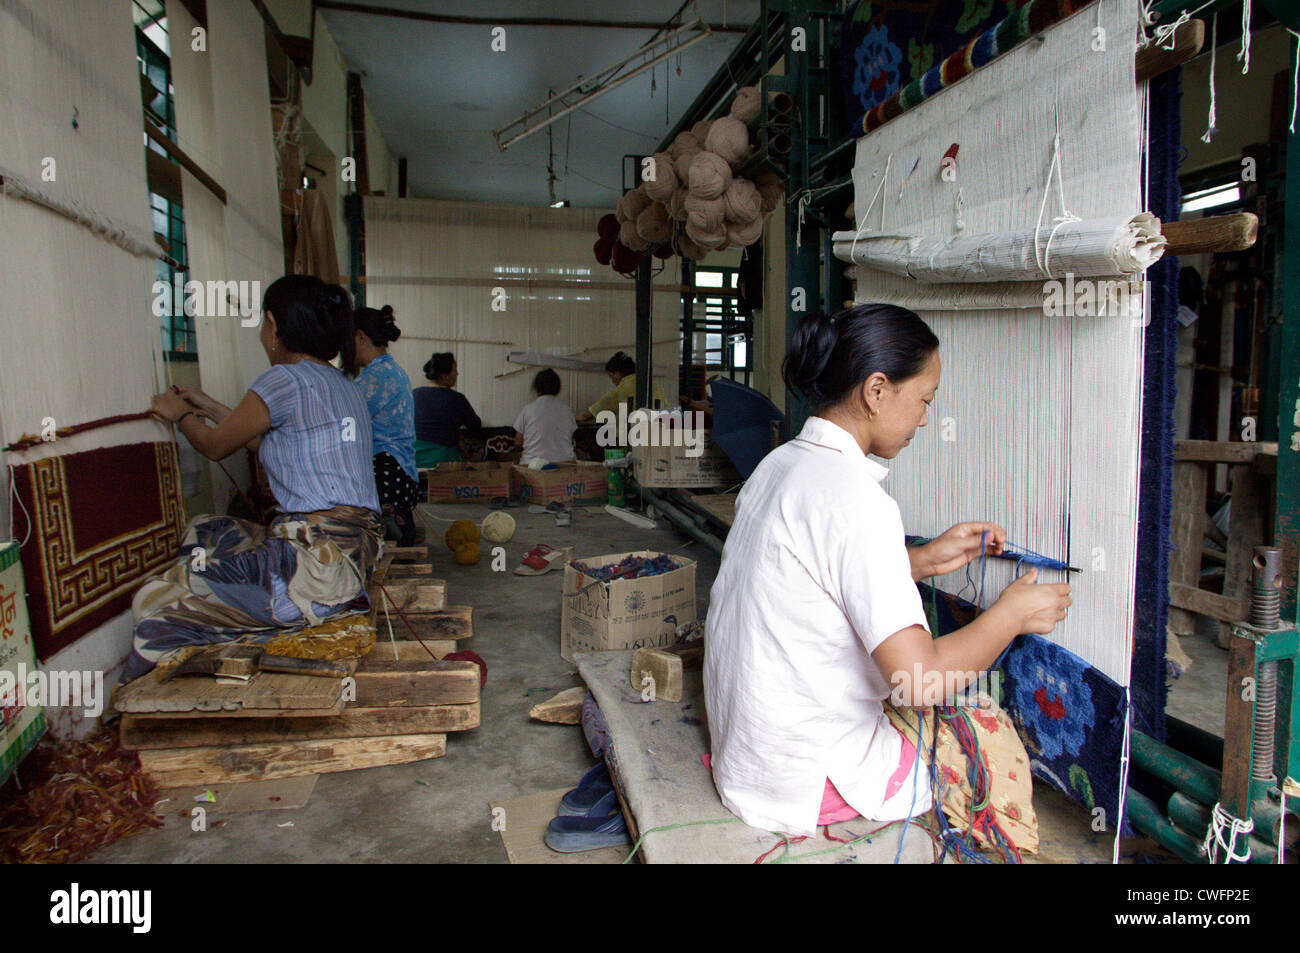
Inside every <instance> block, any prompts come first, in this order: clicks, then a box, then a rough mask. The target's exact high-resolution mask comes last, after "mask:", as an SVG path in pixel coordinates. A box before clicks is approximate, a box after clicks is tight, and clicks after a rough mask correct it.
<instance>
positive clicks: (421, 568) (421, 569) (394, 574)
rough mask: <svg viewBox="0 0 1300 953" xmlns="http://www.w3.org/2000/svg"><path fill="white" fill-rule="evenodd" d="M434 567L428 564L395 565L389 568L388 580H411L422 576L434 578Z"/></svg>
mask: <svg viewBox="0 0 1300 953" xmlns="http://www.w3.org/2000/svg"><path fill="white" fill-rule="evenodd" d="M432 575H433V567H432V566H431V565H429V564H428V563H397V562H395V563H393V565H391V566H389V567H388V573H387V576H386V578H387V579H410V578H418V577H420V576H432Z"/></svg>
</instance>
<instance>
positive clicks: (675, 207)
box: [668, 185, 691, 222]
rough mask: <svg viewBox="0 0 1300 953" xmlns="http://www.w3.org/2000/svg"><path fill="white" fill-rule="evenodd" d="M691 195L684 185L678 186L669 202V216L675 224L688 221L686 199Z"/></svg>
mask: <svg viewBox="0 0 1300 953" xmlns="http://www.w3.org/2000/svg"><path fill="white" fill-rule="evenodd" d="M690 194H691V193H690V192H689V191H687V189H686V188H685V186H684V185H681V186H678V188H677V190H676V191H675V192H673V196H672V198H670V199H669V200H668V216H669V217H670V218H671V219H672V220H673V221H675V222H684V221H686V197H687V196H688V195H690Z"/></svg>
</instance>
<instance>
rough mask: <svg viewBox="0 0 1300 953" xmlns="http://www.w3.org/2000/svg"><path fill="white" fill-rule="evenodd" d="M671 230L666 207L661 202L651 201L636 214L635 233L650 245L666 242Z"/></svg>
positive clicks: (670, 220)
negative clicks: (644, 208) (647, 206)
mask: <svg viewBox="0 0 1300 953" xmlns="http://www.w3.org/2000/svg"><path fill="white" fill-rule="evenodd" d="M671 232H672V219H671V218H670V217H669V216H668V209H667V207H666V206H665V205H664V204H663V203H662V202H655V203H653V204H652V205H651V206H650V207H649V208H648V209H646V210H645V211H644V212H642V213H641V214H640V215H638V216H637V220H636V233H637V234H638V235H639V236H641V238H642V239H644V240H645V241H647V242H649V243H650V244H651V245H657V244H659V243H660V242H666V241H667V240H668V235H669V234H670V233H671Z"/></svg>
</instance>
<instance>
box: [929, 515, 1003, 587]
mask: <svg viewBox="0 0 1300 953" xmlns="http://www.w3.org/2000/svg"><path fill="white" fill-rule="evenodd" d="M985 533H988V534H989V540H988V546H987V549H986V550H985V551H986V552H987V553H988V555H990V556H995V555H997V554H998V553H1000V552H1002V544H1003V543H1005V542H1006V541H1007V531H1006V530H1004V529H1003V528H1002V527H1001V526H999V525H998V524H997V523H958V524H957V525H956V526H953V527H951V528H950V529H948V530H945V531H944V533H943V534H942V535H940V536H936V537H935V538H934V539H932V540H930V542H928V543H926V544H925V545H924V546H918V547H916V549H915V550H913V553H914V555H913V557H912V578H913V579H917V580H920V579H925V578H926V577H928V576H942V575H943V574H944V573H949V572H953V571H954V570H957V569H961V568H962V567H963V566H965V565H966V564H967V563H969V562H970V561H971V560H973V559H978V558H979V555H980V548H981V546H980V544H981V542H982V541H983V539H984V534H985Z"/></svg>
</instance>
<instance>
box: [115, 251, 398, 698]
mask: <svg viewBox="0 0 1300 953" xmlns="http://www.w3.org/2000/svg"><path fill="white" fill-rule="evenodd" d="M262 307H263V311H264V312H265V320H264V321H263V323H262V330H261V337H262V347H263V349H264V350H265V351H266V356H267V358H268V359H269V360H270V362H271V368H270V370H268V371H267V372H266V373H264V374H262V375H261V376H260V377H258V378H257V380H255V381H254V382H253V384H252V386H251V387H249V390H248V393H247V394H245V395H244V398H243V400H241V401H240V402H239V405H238V406H237V407H235V408H234V409H231V408H229V407H226V406H225V405H224V404H221V403H219V402H218V401H216V400H214V399H212V398H211V397H209V396H208V395H207V394H204V393H203V392H202V391H199V390H194V389H189V388H174V389H173V390H171V391H167V392H164V393H162V394H158V395H157V396H156V397H154V399H153V412H154V413H155V414H157V415H158V416H159V417H162V418H164V419H166V420H170V421H172V422H173V423H175V424H176V428H177V429H178V430H179V431H180V432H181V433H182V434H183V435H184V436H185V438H186V439H187V440H188V441H189V442H190V443H191V444H193V446H194V448H195V449H196V450H198V451H199V453H201V454H203V455H204V456H205V457H207V458H208V459H209V460H222V459H224V458H225V457H228V456H230V455H231V454H232V453H234V452H236V451H237V450H239V449H240V448H241V447H248V448H249V449H250V450H256V451H257V453H258V457H259V459H260V461H261V464H262V467H263V469H264V470H265V471H266V473H267V476H268V478H269V480H270V484H271V489H272V490H273V491H274V493H275V498H276V501H277V503H278V509H279V515H278V516H277V517H276V518H275V519H274V520H273V521H272V522H271V525H270V526H269V527H263V526H259V525H257V524H256V523H249V522H246V521H244V520H239V519H235V518H233V517H222V516H197V517H195V518H194V519H192V520H191V521H190V523H189V526H188V527H186V530H185V536H184V538H183V539H182V541H181V553H180V556H179V557H178V558H177V561H176V563H175V564H174V565H173V566H172V567H171V568H170V569H168V570H167V571H166V572H165V573H163V574H162V575H161V576H157V577H154V578H153V579H150V580H148V581H146V582H145V583H144V585H143V586H141V587H140V591H139V592H137V593H136V595H135V599H134V602H133V603H132V607H131V608H132V612H133V614H134V616H135V640H134V645H133V649H132V652H131V654H130V656H129V657H128V659H127V662H126V667H125V669H124V671H123V673H122V678H123V681H129V680H130V679H133V678H136V677H138V676H140V675H143V674H144V673H145V672H147V671H149V670H150V669H151V668H153V667H154V665H156V664H157V662H158V660H159V659H160V658H161V657H162V656H163V655H165V654H166V653H168V652H170V651H171V650H173V649H176V648H179V647H180V646H184V645H195V644H202V643H206V642H224V641H230V640H234V639H239V638H243V637H245V636H247V635H248V634H249V633H250V632H254V633H259V636H258V640H259V641H265V640H266V639H269V638H271V637H272V636H273V635H274V634H275V633H276V632H278V631H283V630H294V629H299V628H303V627H304V626H308V625H316V624H318V623H320V622H322V621H324V620H326V619H329V618H331V617H334V616H339V615H346V614H350V613H353V612H359V611H366V610H368V609H369V608H370V603H369V599H368V598H367V596H366V591H365V584H366V580H368V579H369V578H370V575H371V573H372V571H373V570H374V565H375V560H376V558H377V555H378V552H379V546H380V539H381V533H382V530H381V527H380V523H379V519H378V512H377V511H378V510H379V498H378V495H377V493H376V491H375V475H374V469H373V464H372V462H371V449H372V444H371V428H370V413H369V411H368V410H367V407H366V399H365V397H364V396H363V395H362V393H361V390H360V388H359V387H357V385H356V384H355V383H353V382H352V381H351V380H349V379H348V378H347V377H345V376H344V375H343V373H342V371H340V370H338V369H337V368H335V367H334V366H332V365H331V364H330V363H329V362H330V361H332V360H334V359H335V358H336V357H338V356H339V355H340V354H342V355H343V358H344V363H345V364H347V365H349V366H351V364H352V352H353V348H354V346H355V329H354V326H353V316H352V304H351V302H350V300H349V298H348V295H347V292H345V291H344V290H343V289H342V288H340V287H339V286H338V285H327V284H325V283H324V282H323V281H321V280H320V279H319V278H313V277H310V276H306V275H289V276H286V277H284V278H280V279H279V280H277V281H275V282H273V283H272V284H271V286H270V287H269V288H267V289H266V295H265V296H264V298H263V302H262ZM202 418H207V419H208V420H211V421H212V422H213V423H215V424H216V426H214V427H209V426H208V425H207V424H206V423H204V421H203V419H202Z"/></svg>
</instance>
